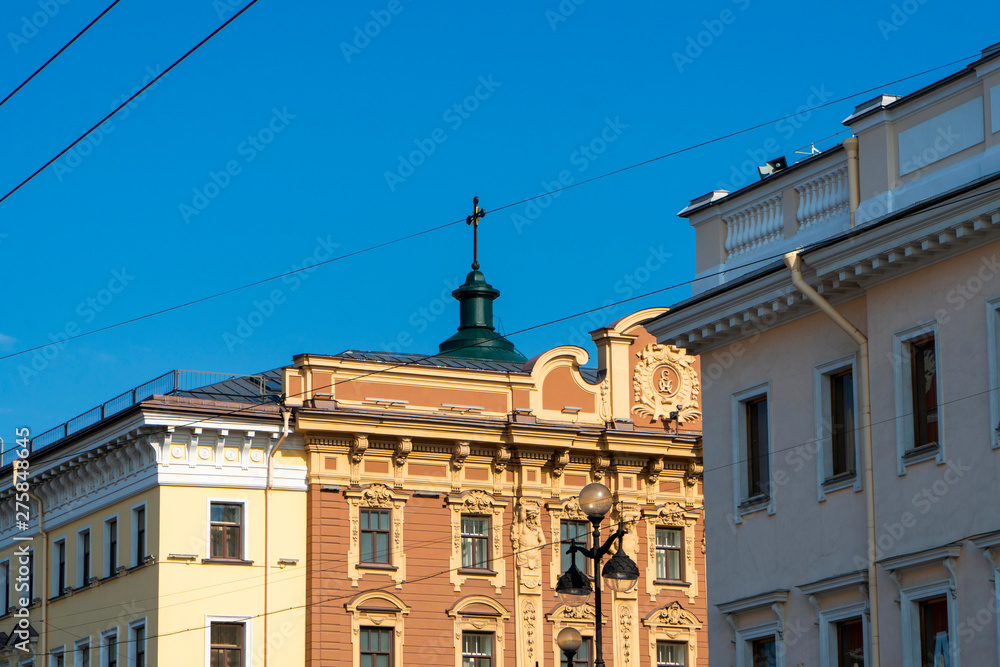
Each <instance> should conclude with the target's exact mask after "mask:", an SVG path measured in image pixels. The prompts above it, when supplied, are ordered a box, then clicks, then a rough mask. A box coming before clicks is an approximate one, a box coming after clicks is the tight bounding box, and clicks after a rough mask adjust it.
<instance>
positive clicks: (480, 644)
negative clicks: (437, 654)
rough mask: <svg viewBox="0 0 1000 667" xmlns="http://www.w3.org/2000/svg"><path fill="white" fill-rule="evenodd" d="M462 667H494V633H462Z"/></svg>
mask: <svg viewBox="0 0 1000 667" xmlns="http://www.w3.org/2000/svg"><path fill="white" fill-rule="evenodd" d="M462 667H493V635H491V634H486V633H483V632H463V633H462Z"/></svg>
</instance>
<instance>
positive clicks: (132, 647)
mask: <svg viewBox="0 0 1000 667" xmlns="http://www.w3.org/2000/svg"><path fill="white" fill-rule="evenodd" d="M146 628H147V623H146V617H145V616H143V617H142V618H139V619H136V620H134V621H132V622H130V623H129V624H128V667H147V665H148V664H149V660H148V656H149V646H148V643H147V642H148V640H149V634H148V633H147V632H146ZM139 631H141V632H142V640H141V641H142V651H140V650H139V648H140V647H139V642H140V639H139V637H138V633H139ZM140 655H141V656H142V662H139V657H140Z"/></svg>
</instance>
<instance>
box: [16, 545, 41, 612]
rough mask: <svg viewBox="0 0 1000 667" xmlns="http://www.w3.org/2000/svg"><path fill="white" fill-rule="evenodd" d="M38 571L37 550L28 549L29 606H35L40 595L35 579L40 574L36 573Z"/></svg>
mask: <svg viewBox="0 0 1000 667" xmlns="http://www.w3.org/2000/svg"><path fill="white" fill-rule="evenodd" d="M36 569H37V568H36V567H35V550H34V548H30V549H28V606H31V605H33V604H34V603H35V600H36V599H37V597H38V596H37V595H36V593H38V589H37V586H36V581H35V579H36V578H37V577H36V575H37V574H38V573H37V572H36V571H35V570H36ZM18 597H20V596H18Z"/></svg>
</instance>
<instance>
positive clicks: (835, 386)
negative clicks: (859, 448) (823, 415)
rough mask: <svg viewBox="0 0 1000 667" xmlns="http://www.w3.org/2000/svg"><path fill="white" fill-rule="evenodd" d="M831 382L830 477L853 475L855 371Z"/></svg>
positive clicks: (836, 374)
mask: <svg viewBox="0 0 1000 667" xmlns="http://www.w3.org/2000/svg"><path fill="white" fill-rule="evenodd" d="M829 378H830V380H829V382H830V450H831V454H832V460H831V466H830V469H829V471H828V473H829V476H830V477H835V476H837V475H853V474H854V473H855V464H854V438H855V426H854V371H853V370H846V371H841V372H840V373H835V374H833V375H830V376H829Z"/></svg>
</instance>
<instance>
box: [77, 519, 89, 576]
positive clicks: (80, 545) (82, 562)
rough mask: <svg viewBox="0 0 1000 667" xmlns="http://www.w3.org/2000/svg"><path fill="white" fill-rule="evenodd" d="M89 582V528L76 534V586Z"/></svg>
mask: <svg viewBox="0 0 1000 667" xmlns="http://www.w3.org/2000/svg"><path fill="white" fill-rule="evenodd" d="M89 582H90V528H85V529H83V530H81V531H80V532H78V533H77V534H76V587H77V588H82V587H83V586H86V585H87V584H88V583H89Z"/></svg>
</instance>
